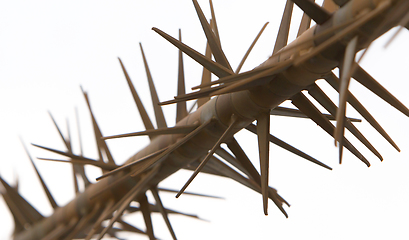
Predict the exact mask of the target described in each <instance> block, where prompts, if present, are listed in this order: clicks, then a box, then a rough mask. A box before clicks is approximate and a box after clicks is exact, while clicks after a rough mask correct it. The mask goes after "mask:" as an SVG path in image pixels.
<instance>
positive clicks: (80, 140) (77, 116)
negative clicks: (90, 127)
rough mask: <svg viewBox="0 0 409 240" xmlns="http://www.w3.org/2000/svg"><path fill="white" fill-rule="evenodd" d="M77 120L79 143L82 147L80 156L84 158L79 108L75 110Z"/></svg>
mask: <svg viewBox="0 0 409 240" xmlns="http://www.w3.org/2000/svg"><path fill="white" fill-rule="evenodd" d="M75 119H76V121H77V133H78V142H79V145H80V155H81V156H82V155H83V154H84V150H83V147H82V138H81V128H80V118H79V114H78V108H75Z"/></svg>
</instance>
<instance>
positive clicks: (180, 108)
mask: <svg viewBox="0 0 409 240" xmlns="http://www.w3.org/2000/svg"><path fill="white" fill-rule="evenodd" d="M179 41H180V42H182V32H181V30H180V29H179ZM184 94H186V90H185V71H184V67H183V52H182V51H181V50H179V65H178V94H177V95H178V96H179V95H184ZM186 116H187V109H186V102H178V103H177V104H176V122H179V121H180V120H182V119H183V118H184V117H186Z"/></svg>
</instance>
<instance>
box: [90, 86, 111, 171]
mask: <svg viewBox="0 0 409 240" xmlns="http://www.w3.org/2000/svg"><path fill="white" fill-rule="evenodd" d="M82 92H83V95H84V98H85V101H86V103H87V106H88V110H89V113H90V115H91V119H92V126H93V128H94V135H95V141H96V143H97V147H98V153H99V161H100V162H104V160H103V156H102V150H104V152H105V155H106V157H107V159H108V162H109V163H110V164H115V161H114V159H113V157H112V154H111V152H110V151H109V148H108V146H107V144H106V143H105V142H104V141H103V140H102V139H101V138H102V133H101V130H100V128H99V126H98V123H97V120H96V119H95V116H94V113H93V112H92V108H91V103H90V101H89V98H88V94H87V93H86V92H85V91H84V90H82Z"/></svg>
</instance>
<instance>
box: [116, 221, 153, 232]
mask: <svg viewBox="0 0 409 240" xmlns="http://www.w3.org/2000/svg"><path fill="white" fill-rule="evenodd" d="M118 222H119V223H120V224H121V225H122V229H123V230H125V231H127V232H134V233H143V234H146V233H145V232H144V231H142V230H140V229H139V228H136V227H134V226H132V225H131V224H129V223H127V222H125V221H124V220H122V219H119V220H118Z"/></svg>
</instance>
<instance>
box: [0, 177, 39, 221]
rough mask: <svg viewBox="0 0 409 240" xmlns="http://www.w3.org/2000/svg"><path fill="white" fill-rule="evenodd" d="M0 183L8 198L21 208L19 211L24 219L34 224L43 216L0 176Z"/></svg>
mask: <svg viewBox="0 0 409 240" xmlns="http://www.w3.org/2000/svg"><path fill="white" fill-rule="evenodd" d="M0 183H1V185H3V187H4V189H5V190H6V192H7V193H6V194H7V195H8V196H9V198H10V200H11V201H12V202H13V203H15V206H16V207H17V208H18V209H21V213H22V214H23V215H24V217H25V219H26V220H27V221H28V222H29V223H30V224H34V223H36V222H39V221H40V220H42V219H43V218H44V216H43V215H41V213H39V212H38V211H37V210H36V209H35V208H34V207H33V206H32V205H31V204H30V203H29V202H27V200H25V199H24V198H23V197H22V196H21V195H20V194H19V193H18V192H17V191H16V190H15V189H14V188H12V187H11V186H10V185H9V184H8V183H7V182H6V181H4V180H3V178H1V177H0Z"/></svg>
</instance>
